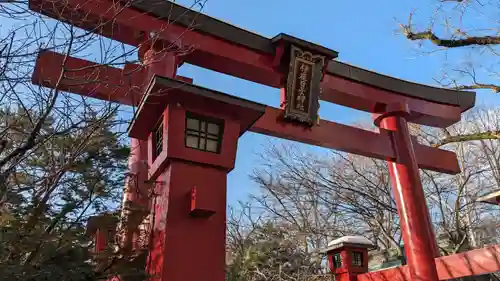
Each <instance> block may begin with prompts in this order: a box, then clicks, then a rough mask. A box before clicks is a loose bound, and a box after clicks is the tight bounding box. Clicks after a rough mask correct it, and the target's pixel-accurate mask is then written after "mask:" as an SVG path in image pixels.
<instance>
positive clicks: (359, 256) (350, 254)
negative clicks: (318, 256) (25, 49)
mask: <svg viewBox="0 0 500 281" xmlns="http://www.w3.org/2000/svg"><path fill="white" fill-rule="evenodd" d="M373 247H374V245H373V243H372V242H371V241H370V240H368V239H366V238H365V237H363V236H344V237H341V238H338V239H335V240H333V241H331V242H330V243H328V247H327V248H326V249H324V250H323V252H324V253H326V255H327V257H328V266H329V268H330V270H331V272H332V274H333V275H334V276H335V280H337V281H353V280H356V275H358V274H362V273H366V272H368V249H371V248H373Z"/></svg>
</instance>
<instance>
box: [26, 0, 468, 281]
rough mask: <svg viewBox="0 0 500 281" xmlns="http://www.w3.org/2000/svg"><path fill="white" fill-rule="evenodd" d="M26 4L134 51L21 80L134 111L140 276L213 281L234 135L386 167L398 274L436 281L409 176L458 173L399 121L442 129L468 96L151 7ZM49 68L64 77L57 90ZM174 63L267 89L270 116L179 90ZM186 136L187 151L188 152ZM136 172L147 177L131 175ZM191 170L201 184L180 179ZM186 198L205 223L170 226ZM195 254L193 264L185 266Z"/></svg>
mask: <svg viewBox="0 0 500 281" xmlns="http://www.w3.org/2000/svg"><path fill="white" fill-rule="evenodd" d="M29 5H30V9H32V10H34V11H36V12H39V13H41V14H44V15H47V16H50V17H53V18H55V19H57V20H61V21H66V22H68V23H70V24H72V25H74V26H77V27H80V28H83V29H86V30H88V31H91V32H95V33H98V34H101V35H103V36H106V37H108V38H110V39H113V40H117V41H119V42H123V43H125V44H129V45H132V46H137V47H139V51H138V55H139V58H140V60H141V64H140V65H139V64H127V65H125V67H124V69H123V70H122V69H118V68H114V67H111V66H106V65H99V64H96V63H94V62H91V61H87V60H82V59H78V58H74V57H65V56H64V55H62V54H58V53H55V52H51V51H42V52H40V54H39V56H38V59H37V64H36V67H35V71H34V73H33V83H34V84H38V85H42V86H46V87H52V88H54V87H57V88H58V89H60V90H64V91H68V92H72V93H75V94H80V95H84V96H89V97H93V98H97V99H102V100H107V101H111V102H117V103H121V104H125V105H131V106H138V107H139V109H138V112H137V114H136V116H135V117H134V122H133V124H132V125H131V128H130V130H129V135H130V136H132V137H133V139H132V146H133V148H134V149H135V151H134V153H133V154H132V155H131V160H130V166H131V171H132V173H133V174H135V175H136V176H137V180H138V182H139V190H141V189H142V190H144V189H147V188H150V187H149V186H147V185H146V182H160V185H162V187H161V188H160V189H159V190H160V195H159V196H160V197H161V198H160V203H154V204H153V206H150V205H151V204H152V203H151V202H145V201H144V200H142V199H141V198H140V195H139V194H135V193H136V191H130V192H128V193H127V194H126V195H125V196H126V199H128V200H131V201H137V203H139V204H142V205H145V206H146V207H147V208H150V209H151V212H152V213H157V212H159V213H161V214H162V216H161V218H158V219H157V220H158V224H160V225H161V227H160V226H158V227H157V226H155V228H154V229H153V230H152V233H153V235H152V237H151V241H149V247H150V257H149V260H150V264H149V265H148V271H149V272H150V273H155V274H159V276H157V277H156V278H158V279H157V280H169V281H170V280H173V281H180V280H188V281H201V280H205V279H206V278H207V276H209V277H210V278H211V279H214V280H215V279H217V280H218V279H223V278H224V258H223V255H224V239H223V238H224V234H223V233H224V229H225V224H224V223H225V185H226V182H225V175H226V174H227V173H228V172H229V171H230V170H231V169H232V168H233V166H234V158H235V153H236V141H237V138H238V137H239V135H241V134H242V133H244V132H245V131H246V130H247V128H248V130H249V131H252V132H256V133H261V134H266V135H271V136H275V137H280V138H284V139H289V140H295V141H299V142H302V143H307V144H312V145H317V146H321V147H325V148H330V149H337V150H341V151H345V152H349V153H355V154H359V155H364V156H368V157H373V158H378V159H383V160H387V161H388V163H389V168H390V172H391V178H392V182H393V187H394V190H395V195H396V201H397V203H398V210H399V214H400V217H401V223H402V229H403V236H404V241H405V245H407V247H406V248H407V251H408V260H409V272H410V276H412V277H414V278H419V279H421V280H429V281H431V280H432V281H436V280H437V278H438V277H437V273H436V267H435V264H434V257H436V256H437V249H436V246H435V245H436V243H435V238H434V236H433V232H432V227H431V225H430V218H429V213H428V210H427V207H426V203H425V198H424V197H423V191H422V186H421V182H420V178H419V174H418V168H419V167H420V168H423V169H429V170H433V171H438V172H444V173H451V174H454V173H458V172H460V169H459V165H458V162H457V158H456V155H455V154H454V153H453V152H450V151H446V150H442V149H438V148H433V147H429V146H425V145H422V144H419V143H418V142H417V141H416V139H415V138H413V137H412V136H410V134H409V132H408V128H407V122H413V123H417V124H422V125H428V126H435V127H446V126H449V125H452V124H454V123H456V122H458V121H459V120H460V118H461V113H462V112H464V111H466V110H468V109H470V108H471V107H473V105H474V102H475V94H474V93H472V92H462V91H453V90H447V89H439V88H434V87H429V86H424V85H420V84H415V83H411V82H407V81H403V80H399V79H396V78H392V77H388V76H384V75H381V74H377V73H374V72H371V71H368V70H364V69H361V68H357V67H354V66H351V65H348V64H344V63H340V62H337V61H335V60H334V59H335V58H337V56H338V53H337V52H335V51H333V50H330V49H328V48H325V47H323V46H319V45H317V44H313V43H311V42H307V41H304V40H301V39H299V38H295V37H293V36H290V35H286V34H279V35H277V36H275V37H274V38H266V37H263V36H260V35H257V34H254V33H251V32H249V31H246V30H243V29H240V28H237V27H235V26H232V25H230V24H227V23H225V22H222V21H219V20H217V19H214V18H211V17H209V16H206V15H203V14H200V13H198V12H196V11H192V10H189V9H187V8H184V7H182V6H179V5H176V4H174V3H171V2H168V1H164V0H142V1H133V2H131V3H130V2H129V3H127V4H124V3H123V2H120V1H112V0H64V1H63V0H51V1H46V0H30V1H29ZM166 46H169V47H168V48H167V47H166ZM181 50H182V51H181ZM186 50H188V51H186ZM63 62H64V69H65V70H71V71H65V72H64V74H65V75H64V77H63V79H62V80H60V81H59V80H58V77H59V76H60V74H61V71H62V68H63V67H62V66H63V65H62V64H63ZM184 62H186V63H190V64H193V65H197V66H200V67H203V68H207V69H211V70H214V71H218V72H221V73H225V74H228V75H232V76H235V77H239V78H242V79H246V80H249V81H252V82H256V83H260V84H264V85H267V86H271V87H274V88H278V89H280V94H281V100H282V108H273V107H270V106H266V105H260V104H256V103H253V102H250V101H244V100H242V99H238V98H236V97H234V96H230V95H227V94H224V93H219V92H216V91H213V90H210V89H205V88H201V87H198V86H193V85H191V84H190V83H191V82H192V80H191V78H185V77H179V76H177V75H176V72H177V68H178V67H180V65H181V64H182V63H184ZM182 85H184V86H182ZM188 97H189V98H188ZM319 99H321V100H323V101H327V102H332V103H336V104H340V105H344V106H347V107H351V108H354V109H358V110H362V111H366V112H371V113H374V114H376V115H377V116H378V117H377V118H376V120H375V121H376V122H375V123H376V125H377V126H379V127H380V132H379V133H376V132H371V131H366V130H362V129H358V128H354V127H350V126H346V125H341V124H337V123H335V122H330V121H327V120H319V119H318V116H317V112H318V105H319ZM209 105H210V106H212V108H209ZM214 108H217V110H214ZM236 109H238V110H236ZM243 112H245V114H242V113H243ZM200 115H206V116H207V117H209V119H206V120H205V119H200V118H201V117H199V116H200ZM214 118H215V119H214ZM210 120H212V121H210ZM193 124H197V125H196V126H197V127H196V126H195V125H193ZM200 124H203V125H200ZM207 124H208V125H207ZM158 126H159V127H158ZM207 126H208V127H207ZM210 126H211V127H210ZM195 127H196V128H195ZM196 130H198V131H196ZM210 130H212V132H217V134H221V135H217V134H216V133H213V135H214V136H212V137H213V138H212V139H210V138H209V137H208V136H207V135H209V131H210ZM222 131H223V132H222ZM164 135H166V138H164ZM179 136H183V138H180V137H179ZM194 136H196V137H197V138H198V139H197V142H192V141H191V138H192V137H194ZM200 136H204V139H203V142H202V141H201V139H200V138H201V137H200ZM216 136H218V137H220V138H221V139H217V138H216ZM217 141H219V142H218V143H217ZM211 144H213V145H211ZM192 148H196V150H194V149H192ZM142 162H147V163H149V166H148V167H146V166H143V165H141V164H138V163H142ZM186 163H190V164H189V165H187V164H186ZM221 170H223V171H224V172H223V173H221ZM195 171H196V172H197V173H200V175H203V176H200V179H198V178H197V177H195V176H193V173H194V172H195ZM160 178H161V179H162V180H161V181H158V179H160ZM208 178H210V179H211V181H210V182H209V183H207V179H208ZM183 179H184V180H183ZM186 185H190V186H189V187H186ZM204 185H209V186H210V191H207V188H205V187H202V186H204ZM221 186H223V187H224V188H223V189H220V187H221ZM186 188H187V189H186ZM134 192H135V193H134ZM186 192H187V193H189V194H190V196H191V209H190V210H191V211H190V214H191V215H193V216H195V217H203V218H204V219H207V218H210V219H209V220H208V221H204V222H202V221H198V220H189V219H188V218H186V217H184V215H185V213H183V211H182V210H183V208H184V207H183V206H184V205H182V204H183V203H182V202H181V201H182V200H184V199H182V198H183V197H182V196H183V194H184V193H186ZM176 196H179V197H176ZM172 198H178V199H179V200H174V199H172ZM154 224H156V222H154ZM201 234H203V235H205V236H200V235H201ZM203 237H205V238H203ZM202 238H203V239H202ZM199 249H204V250H203V251H200V250H199ZM186 252H187V254H186ZM195 252H196V257H194V256H191V255H194V253H195ZM221 255H222V256H221ZM193 259H197V260H200V261H201V263H203V266H201V267H202V270H201V269H200V270H194V271H193V270H192V268H191V264H192V263H193V262H194V261H193ZM221 281H222V280H221Z"/></svg>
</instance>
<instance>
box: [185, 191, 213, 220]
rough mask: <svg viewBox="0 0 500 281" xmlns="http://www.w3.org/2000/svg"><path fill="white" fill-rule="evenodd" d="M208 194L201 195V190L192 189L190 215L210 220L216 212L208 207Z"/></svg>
mask: <svg viewBox="0 0 500 281" xmlns="http://www.w3.org/2000/svg"><path fill="white" fill-rule="evenodd" d="M207 196H208V194H200V189H198V188H196V186H195V187H193V188H191V206H190V215H191V216H193V217H196V218H209V217H211V216H212V215H214V214H215V211H214V210H213V209H212V208H210V206H208V204H207V203H208V202H207V201H208V198H207Z"/></svg>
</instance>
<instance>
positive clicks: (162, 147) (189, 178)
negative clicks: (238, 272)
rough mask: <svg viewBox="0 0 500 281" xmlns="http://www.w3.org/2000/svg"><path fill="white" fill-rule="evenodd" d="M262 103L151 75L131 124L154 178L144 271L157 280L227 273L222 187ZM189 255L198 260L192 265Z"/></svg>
mask: <svg viewBox="0 0 500 281" xmlns="http://www.w3.org/2000/svg"><path fill="white" fill-rule="evenodd" d="M265 111H266V106H264V105H261V104H258V103H254V102H251V101H247V100H243V99H240V98H237V97H234V96H231V95H227V94H224V93H220V92H216V91H213V90H209V89H206V88H202V87H199V86H195V85H192V84H189V83H185V82H183V81H179V80H175V79H170V78H165V77H161V76H158V75H156V76H154V77H153V78H152V80H151V83H150V84H149V87H148V89H147V91H146V92H145V94H144V96H143V98H142V100H141V102H140V104H139V107H138V111H137V113H136V114H135V116H134V120H133V121H132V124H131V125H130V128H129V135H130V136H131V137H134V138H137V139H140V140H147V141H148V150H149V152H148V164H149V171H148V181H150V182H152V183H154V187H153V188H154V190H155V199H154V202H155V203H154V207H153V208H152V212H154V215H153V216H152V217H153V218H154V219H153V222H152V238H151V242H150V255H149V257H150V258H149V261H148V272H149V273H150V274H152V275H156V276H159V278H158V279H156V280H191V281H201V280H205V279H206V278H207V276H210V280H217V281H223V280H224V279H225V270H224V268H225V256H226V255H225V242H226V241H225V232H226V207H227V205H226V197H227V195H226V185H227V173H229V172H230V171H231V170H232V169H233V168H234V162H235V158H236V149H237V144H238V138H239V137H240V135H242V134H243V133H244V132H245V131H246V130H247V129H248V128H249V127H250V126H252V125H253V123H254V122H256V121H257V120H258V119H259V118H260V117H261V116H262V115H263V114H264V113H265ZM193 254H196V259H198V260H202V261H203V262H200V263H197V264H196V270H193V268H192V264H193Z"/></svg>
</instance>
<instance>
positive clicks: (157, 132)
mask: <svg viewBox="0 0 500 281" xmlns="http://www.w3.org/2000/svg"><path fill="white" fill-rule="evenodd" d="M161 120H163V116H162V117H160V122H158V124H157V125H156V126H155V128H154V130H153V145H154V150H153V153H154V155H153V159H155V158H156V157H158V155H160V153H161V152H162V151H163V121H161Z"/></svg>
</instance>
